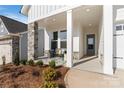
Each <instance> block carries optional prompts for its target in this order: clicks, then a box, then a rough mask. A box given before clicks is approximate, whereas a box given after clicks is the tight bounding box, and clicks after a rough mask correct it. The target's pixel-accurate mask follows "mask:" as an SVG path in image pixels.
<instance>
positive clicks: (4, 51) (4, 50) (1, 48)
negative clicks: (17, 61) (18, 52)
mask: <svg viewBox="0 0 124 93" xmlns="http://www.w3.org/2000/svg"><path fill="white" fill-rule="evenodd" d="M11 53H12V49H11V45H10V44H9V43H7V42H1V41H0V64H2V63H3V61H2V56H5V57H6V63H9V62H12V54H11Z"/></svg>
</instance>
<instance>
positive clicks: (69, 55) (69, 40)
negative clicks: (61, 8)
mask: <svg viewBox="0 0 124 93" xmlns="http://www.w3.org/2000/svg"><path fill="white" fill-rule="evenodd" d="M72 53H73V40H72V10H69V11H67V63H66V66H67V67H72V65H73V62H72V61H73V54H72Z"/></svg>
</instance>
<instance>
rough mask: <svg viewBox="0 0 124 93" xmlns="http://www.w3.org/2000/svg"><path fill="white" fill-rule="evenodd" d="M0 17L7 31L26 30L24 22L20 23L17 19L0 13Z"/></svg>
mask: <svg viewBox="0 0 124 93" xmlns="http://www.w3.org/2000/svg"><path fill="white" fill-rule="evenodd" d="M0 18H1V20H2V21H3V23H4V25H5V27H6V28H7V30H8V32H9V33H13V34H16V33H20V32H25V31H27V25H26V24H24V23H21V22H19V21H16V20H14V19H11V18H8V17H5V16H2V15H0Z"/></svg>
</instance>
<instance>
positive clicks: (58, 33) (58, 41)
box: [57, 31, 61, 49]
mask: <svg viewBox="0 0 124 93" xmlns="http://www.w3.org/2000/svg"><path fill="white" fill-rule="evenodd" d="M60 44H61V42H60V31H58V46H57V48H58V49H60V46H61V45H60Z"/></svg>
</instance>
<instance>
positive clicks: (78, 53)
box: [28, 6, 113, 74]
mask: <svg viewBox="0 0 124 93" xmlns="http://www.w3.org/2000/svg"><path fill="white" fill-rule="evenodd" d="M109 8H110V9H109V10H110V11H108V9H107V8H106V7H105V8H104V7H103V6H81V7H78V8H75V9H72V10H68V11H63V12H61V13H59V14H56V15H53V16H49V17H46V18H43V19H41V20H37V21H36V22H34V23H31V24H29V35H28V40H29V41H28V45H29V46H28V60H30V59H38V58H39V57H40V56H44V57H46V58H45V59H42V60H44V62H46V63H48V61H49V60H57V63H58V64H59V62H60V61H62V62H61V63H64V64H65V66H67V67H72V66H74V64H75V62H78V61H81V60H80V59H82V58H83V60H85V59H84V56H98V59H99V61H100V62H101V63H102V66H101V67H100V68H101V69H102V71H101V70H100V72H104V73H106V74H107V73H108V74H112V73H113V70H112V69H113V67H112V66H113V65H112V51H110V50H112V49H111V48H112V47H111V48H110V46H108V44H109V43H110V44H109V45H111V44H112V42H109V43H108V40H106V38H104V35H105V34H108V33H107V32H108V30H111V31H112V29H111V23H110V25H109V24H107V25H105V21H106V19H108V18H107V15H106V13H105V12H110V15H111V7H109ZM103 16H104V19H103ZM110 20H111V18H110ZM103 21H104V22H103ZM103 24H104V29H105V30H106V32H105V31H103ZM30 26H31V27H30ZM108 26H110V29H108ZM31 29H33V30H31ZM31 31H32V33H30V32H31ZM38 31H42V32H43V34H41V35H42V37H41V36H40V35H39V32H38ZM32 34H33V36H32ZM103 34H104V35H103ZM38 35H39V36H38ZM39 37H40V40H41V41H42V42H41V41H38V40H39ZM107 38H111V37H110V36H107ZM32 40H33V42H32ZM103 41H104V42H103ZM39 42H40V43H41V44H40V43H39ZM39 46H40V48H41V47H42V49H41V50H40V51H39V50H38V47H39ZM56 50H59V52H58V54H60V55H64V54H66V58H65V57H64V56H63V57H64V58H59V57H58V58H57V57H55V58H51V56H50V55H51V51H53V53H55V52H56ZM41 51H42V54H40V53H41ZM108 51H110V52H109V53H108ZM39 52H40V53H39ZM38 54H40V55H38ZM55 54H56V53H55ZM106 54H107V55H106ZM108 56H109V57H110V58H108ZM61 59H62V60H61ZM63 59H64V61H63ZM108 62H109V63H108ZM77 64H78V63H77ZM90 64H93V65H95V62H94V63H93V60H92V61H91V63H90ZM96 65H98V64H96ZM84 67H85V65H84V66H83V68H84ZM86 68H87V67H86ZM95 68H96V69H97V66H96V67H95ZM98 69H99V66H98ZM107 70H108V71H107ZM98 72H99V71H98Z"/></svg>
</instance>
